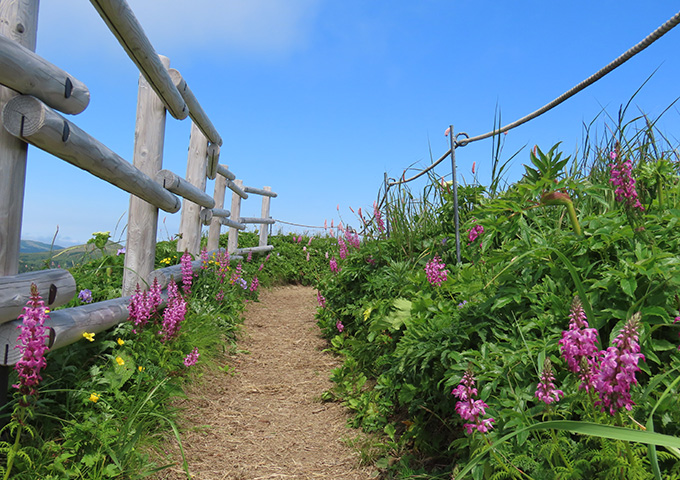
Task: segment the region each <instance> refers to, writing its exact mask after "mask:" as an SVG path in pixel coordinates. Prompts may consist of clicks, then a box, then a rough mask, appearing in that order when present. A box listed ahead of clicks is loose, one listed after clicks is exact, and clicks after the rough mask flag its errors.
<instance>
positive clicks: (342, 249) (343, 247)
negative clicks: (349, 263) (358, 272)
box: [338, 235, 349, 260]
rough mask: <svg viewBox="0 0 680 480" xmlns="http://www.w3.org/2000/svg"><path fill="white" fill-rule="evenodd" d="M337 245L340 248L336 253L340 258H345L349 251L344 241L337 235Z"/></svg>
mask: <svg viewBox="0 0 680 480" xmlns="http://www.w3.org/2000/svg"><path fill="white" fill-rule="evenodd" d="M338 245H339V246H340V249H339V251H338V255H340V258H341V259H343V260H344V259H345V258H347V254H348V253H349V250H348V249H347V244H346V243H345V241H344V240H343V239H342V237H340V236H339V235H338Z"/></svg>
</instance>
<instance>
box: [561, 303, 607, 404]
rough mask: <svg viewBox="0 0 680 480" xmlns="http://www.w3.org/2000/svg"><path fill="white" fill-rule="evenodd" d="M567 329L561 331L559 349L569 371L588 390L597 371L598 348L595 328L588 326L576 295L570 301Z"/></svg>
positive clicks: (590, 388)
mask: <svg viewBox="0 0 680 480" xmlns="http://www.w3.org/2000/svg"><path fill="white" fill-rule="evenodd" d="M569 318H570V320H571V321H570V322H569V329H568V330H565V331H563V332H562V340H560V350H561V351H562V356H563V357H564V359H565V360H566V361H567V367H568V368H569V370H570V371H572V372H574V373H578V374H579V377H580V378H581V385H580V386H579V388H583V389H585V390H586V392H590V391H591V390H592V389H593V386H594V377H593V375H594V373H595V372H596V371H597V362H598V358H599V353H598V351H599V349H598V348H597V346H596V343H597V330H596V329H594V328H589V326H588V321H587V319H586V314H585V312H584V310H583V304H582V303H581V299H580V298H579V297H578V295H577V296H575V297H574V300H573V301H572V302H571V310H570V312H569Z"/></svg>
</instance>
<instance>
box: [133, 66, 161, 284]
mask: <svg viewBox="0 0 680 480" xmlns="http://www.w3.org/2000/svg"><path fill="white" fill-rule="evenodd" d="M160 59H161V62H162V63H163V66H165V68H168V67H169V66H170V60H169V59H168V58H167V57H163V56H161V57H160ZM165 116H166V115H165V105H164V104H163V100H161V99H160V97H159V96H158V95H157V94H156V92H155V91H154V90H153V89H152V88H151V86H150V85H149V82H148V81H147V80H146V78H144V76H143V75H142V74H140V75H139V89H138V93H137V119H136V123H135V147H134V153H133V156H132V164H133V165H134V166H135V167H137V168H139V169H140V170H141V171H142V172H144V173H146V174H147V175H148V176H150V177H151V178H155V176H156V174H157V173H158V172H159V171H160V170H161V168H163V145H164V142H165ZM157 230H158V207H156V206H155V205H151V204H150V203H148V202H145V201H144V200H142V199H141V198H139V197H136V196H135V195H130V210H129V213H128V228H127V242H126V244H125V271H124V272H123V295H132V294H133V293H134V291H135V287H136V286H137V284H139V285H140V286H141V287H144V285H145V282H146V278H147V277H148V276H149V274H150V273H151V271H152V270H153V267H154V262H155V254H156V232H157Z"/></svg>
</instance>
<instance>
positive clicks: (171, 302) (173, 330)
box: [158, 282, 187, 342]
mask: <svg viewBox="0 0 680 480" xmlns="http://www.w3.org/2000/svg"><path fill="white" fill-rule="evenodd" d="M186 313H187V302H186V301H185V300H184V298H183V297H182V295H181V294H180V293H179V290H178V288H177V284H176V283H175V282H170V283H169V284H168V306H167V307H166V308H165V310H164V311H163V325H162V329H161V331H160V332H158V334H159V335H160V337H161V341H162V342H167V341H168V340H171V339H173V338H175V337H176V336H177V334H179V329H180V324H181V323H182V322H183V321H184V316H185V315H186Z"/></svg>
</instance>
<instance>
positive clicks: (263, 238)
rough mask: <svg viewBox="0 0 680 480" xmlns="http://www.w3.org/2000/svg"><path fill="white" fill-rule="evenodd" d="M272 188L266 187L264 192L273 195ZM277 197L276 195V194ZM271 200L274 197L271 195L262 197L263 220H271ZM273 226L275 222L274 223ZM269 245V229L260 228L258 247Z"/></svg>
mask: <svg viewBox="0 0 680 480" xmlns="http://www.w3.org/2000/svg"><path fill="white" fill-rule="evenodd" d="M271 189H272V188H271V187H264V192H265V193H272V192H271ZM274 195H276V194H274ZM271 200H272V197H271V196H269V195H263V196H262V218H267V219H268V218H270V212H269V209H270V207H271ZM272 224H273V222H272ZM268 243H269V229H268V228H267V227H265V226H264V225H263V226H262V227H260V238H259V241H258V245H259V246H260V247H264V246H266V245H267V244H268Z"/></svg>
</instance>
